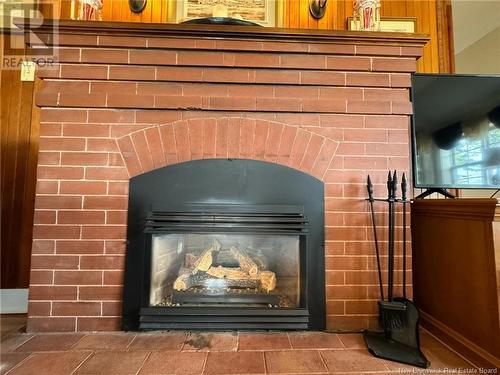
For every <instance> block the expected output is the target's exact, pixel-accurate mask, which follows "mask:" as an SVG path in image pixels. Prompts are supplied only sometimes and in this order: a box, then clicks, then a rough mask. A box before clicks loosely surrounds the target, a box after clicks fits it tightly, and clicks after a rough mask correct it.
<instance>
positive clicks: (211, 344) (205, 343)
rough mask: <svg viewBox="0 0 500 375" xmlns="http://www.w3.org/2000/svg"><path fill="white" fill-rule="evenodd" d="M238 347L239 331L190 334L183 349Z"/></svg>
mask: <svg viewBox="0 0 500 375" xmlns="http://www.w3.org/2000/svg"><path fill="white" fill-rule="evenodd" d="M237 347H238V333H237V332H227V333H226V332H220V333H218V332H216V333H199V332H192V333H190V334H189V335H188V337H187V339H186V342H185V343H184V346H183V348H182V350H198V351H207V350H215V351H217V350H226V351H229V350H236V349H237Z"/></svg>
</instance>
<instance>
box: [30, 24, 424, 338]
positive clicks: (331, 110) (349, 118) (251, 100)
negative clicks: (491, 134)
mask: <svg viewBox="0 0 500 375" xmlns="http://www.w3.org/2000/svg"><path fill="white" fill-rule="evenodd" d="M40 30H42V31H41V32H42V33H43V32H45V31H44V30H46V33H47V37H46V38H45V39H46V40H52V39H51V38H50V35H49V33H50V30H51V27H50V21H49V22H48V23H47V24H46V25H45V26H42V28H39V29H38V32H39V33H40ZM59 32H60V36H59V45H58V46H55V47H56V48H57V50H58V53H59V57H60V64H59V66H58V67H57V69H55V70H38V71H37V74H38V77H39V78H40V79H41V80H42V84H41V85H39V87H40V88H39V91H38V93H37V96H36V105H37V106H38V107H40V108H41V113H40V153H39V158H38V175H37V181H38V182H37V195H36V213H35V225H34V233H33V234H34V240H33V255H32V263H31V269H32V271H31V285H30V294H29V313H28V315H29V320H28V330H29V331H75V330H76V331H93V330H120V329H122V324H121V320H122V307H123V306H122V299H123V283H124V273H125V271H124V270H125V258H126V251H128V250H127V249H126V239H127V215H129V216H128V217H129V218H130V217H131V216H130V214H128V211H127V209H128V204H129V197H128V193H129V180H130V179H131V178H132V177H135V176H141V175H143V174H145V173H147V172H151V171H154V172H151V173H153V174H151V175H150V174H148V175H147V176H148V178H147V179H141V181H149V179H150V177H151V176H153V175H155V174H158V175H165V176H170V177H165V178H166V181H170V180H169V179H170V178H171V177H172V175H171V174H168V173H167V172H164V171H161V170H160V169H161V168H163V167H165V166H170V165H174V164H178V163H181V162H188V161H191V160H195V159H214V158H217V159H223V160H224V159H226V160H227V159H250V160H255V161H260V162H266V164H262V168H264V169H265V170H269V171H271V170H272V169H269V168H268V167H266V165H268V163H271V164H275V165H279V166H284V167H287V168H292V170H293V169H294V170H296V171H300V172H302V174H301V175H303V174H307V175H309V177H311V176H312V177H311V178H314V179H315V181H317V182H318V183H319V185H318V184H317V183H314V184H313V182H312V180H311V184H313V185H314V186H317V188H316V187H315V188H314V189H317V190H314V191H317V192H318V193H317V194H321V193H322V192H323V191H324V200H323V201H322V202H320V203H323V204H324V207H323V204H320V205H317V206H315V207H316V208H317V209H321V210H324V228H323V220H316V219H314V220H313V218H312V216H311V215H310V214H309V215H308V213H307V212H306V211H307V210H306V211H304V210H303V208H301V207H302V206H301V205H300V204H299V205H298V206H293V207H295V208H293V209H292V208H291V207H292V206H289V204H290V203H286V202H285V201H284V197H283V196H282V195H278V196H279V200H283V201H284V203H283V204H288V206H283V207H281V208H279V209H277V211H273V212H280V215H281V216H279V220H278V221H276V220H277V219H275V218H276V217H278V216H276V214H275V213H271V214H268V213H269V211H266V214H265V215H263V213H262V212H260V211H259V212H258V215H257V216H258V217H259V218H260V219H259V220H271V219H269V218H274V219H272V220H274V221H273V223H274V224H273V225H281V224H279V223H281V222H282V220H285V221H287V222H290V220H292V221H293V220H295V221H296V222H297V223H298V224H297V225H300V228H305V229H300V228H299V229H300V230H309V231H310V228H309V229H307V226H311V225H316V224H318V223H321V224H320V225H321V226H322V227H321V228H320V229H321V231H318V232H317V233H318V236H319V235H320V236H319V237H315V238H316V239H318V242H317V244H318V245H317V246H319V247H316V250H318V249H321V252H320V253H317V252H316V253H315V254H319V255H316V256H315V257H313V258H312V259H308V260H307V262H308V266H309V265H312V266H314V265H315V264H316V266H318V265H319V266H320V268H321V272H318V273H317V274H316V273H313V274H310V275H309V276H311V275H312V276H314V278H315V280H316V281H318V280H321V283H322V284H324V285H320V286H319V288H318V293H320V297H321V293H323V294H324V295H325V296H326V298H325V299H323V298H319V299H317V300H316V301H319V302H315V303H316V304H318V303H319V304H320V305H317V306H316V308H315V309H314V314H316V315H315V316H316V317H317V320H316V322H320V323H317V324H319V325H316V327H320V326H321V321H322V320H323V318H326V319H324V320H326V327H327V328H330V329H334V328H337V329H354V328H366V327H369V326H373V325H375V324H376V300H377V298H378V294H377V287H376V282H377V279H376V272H375V264H376V263H375V261H374V256H373V245H372V242H371V241H370V239H371V227H370V218H369V215H368V207H367V205H366V202H365V201H364V198H365V185H364V183H365V180H366V176H367V174H368V173H369V174H370V176H371V177H372V180H373V181H374V182H375V184H376V185H375V187H376V189H379V190H380V192H382V191H383V186H384V181H385V178H386V173H387V172H386V171H387V169H388V168H392V169H395V168H396V169H398V170H401V171H403V170H404V171H408V169H409V166H410V162H409V148H410V146H409V116H410V113H411V104H410V102H409V86H410V74H411V73H412V72H413V71H415V69H416V60H417V59H418V58H419V57H420V56H421V55H422V49H423V46H424V44H425V43H426V41H427V40H428V38H427V37H426V36H424V35H418V34H398V33H369V32H345V31H320V30H291V29H272V28H256V27H226V26H206V25H170V24H162V25H154V24H147V25H146V24H125V23H101V22H87V23H81V22H76V21H72V22H64V21H63V22H61V23H60V24H59ZM179 165H180V164H179ZM187 165H189V163H188V164H187ZM196 165H197V168H198V167H199V166H200V165H201V164H196ZM241 165H247V163H241ZM242 168H244V167H242ZM259 168H260V167H259ZM175 170H177V169H175ZM288 170H289V169H284V170H280V172H279V173H285V174H286V175H287V176H288V173H289V172H287V171H288ZM165 171H167V169H165ZM169 171H170V170H169ZM172 171H173V170H172ZM296 171H294V172H293V173H297V172H296ZM169 173H170V172H169ZM183 173H184V172H183ZM235 173H236V175H238V176H240V177H241V176H247V175H246V174H244V173H243V172H242V170H241V169H239V170H238V171H237V172H235ZM290 173H291V172H290ZM290 176H291V175H290ZM287 178H288V177H287ZM201 181H203V180H201ZM244 181H245V179H244V178H243V177H242V178H238V179H236V180H235V184H240V185H238V189H240V190H238V191H244V190H245V186H246V185H245V184H244ZM284 181H286V180H284ZM290 181H292V180H290ZM253 183H254V184H255V181H253ZM273 183H274V184H275V182H273ZM257 185H258V184H257ZM284 185H286V183H285V182H284ZM141 186H143V185H141ZM235 186H236V185H235ZM269 186H274V185H272V184H271V185H269ZM311 186H312V185H311ZM281 188H282V189H283V191H288V193H290V194H291V192H292V191H295V190H297V189H295V190H293V189H288V190H287V186H282V187H281ZM141 189H142V187H141ZM176 189H177V190H171V189H169V186H164V187H162V191H160V190H159V189H158V187H155V191H156V193H155V194H160V193H162V194H165V195H169V194H172V192H173V191H179V189H178V187H176ZM273 189H274V188H273ZM141 191H143V190H141ZM238 191H236V190H234V191H233V192H232V193H231V194H234V196H236V197H240V195H239V193H238ZM299 192H300V191H299ZM186 194H188V192H187V193H186ZM245 194H247V195H248V194H250V193H249V192H245ZM293 194H295V193H293ZM297 194H299V193H297ZM146 195H147V194H146ZM186 196H188V197H189V194H188V195H186ZM156 197H161V194H160V195H157V196H156ZM296 197H298V198H297V199H298V200H297V202H299V203H300V202H301V200H300V199H308V197H306V196H304V197H303V198H300V196H299V195H296ZM218 198H220V197H218ZM151 199H152V198H151ZM155 199H157V198H155ZM238 199H239V198H238ZM294 199H295V198H294ZM174 200H175V199H174V198H172V197H169V199H168V201H174ZM255 202H257V203H259V204H260V205H262V204H265V205H266V207H267V206H268V205H269V204H271V202H268V201H266V200H265V199H261V198H259V199H256V200H255ZM218 203H220V202H218ZM225 203H227V202H225ZM237 203H238V204H239V202H237ZM293 204H295V205H296V204H297V203H295V202H294V203H293ZM159 205H160V206H161V202H160V203H159ZM146 208H147V207H146ZM267 209H268V208H266V210H267ZM171 210H172V207H151V209H150V211H151V212H150V214H151V215H153V216H149V217H150V218H154V220H164V219H162V218H171V217H172V213H168V212H170V211H171ZM292 211H293V212H292ZM158 212H161V214H158ZM249 212H255V208H248V207H247V208H245V209H244V210H243V211H241V210H240V211H238V212H237V213H236V214H237V215H236V216H237V217H239V218H240V219H241V220H243V221H242V222H245V220H249V219H248V213H249ZM217 213H218V214H219V213H220V211H217ZM198 214H199V212H198V213H197V215H198ZM165 215H166V216H165ZM252 215H253V214H252ZM269 215H270V216H269ZM273 215H274V216H273ZM283 215H285V216H283ZM290 215H291V216H290ZM308 216H309V217H308ZM223 217H225V216H224V215H223ZM252 217H253V216H252ZM320 217H321V216H320ZM212 219H213V218H212ZM212 219H210V220H212ZM138 220H139V221H140V220H142V218H139V219H138ZM154 220H153V219H149V221H148V223H150V224H148V225H153V224H151V223H155V221H154ZM165 220H166V219H165ZM168 220H170V219H168ZM252 220H254V219H252ZM276 223H278V224H276ZM141 225H142V224H141ZM169 225H170V224H169ZM190 225H191V224H190ZM240 225H241V223H240ZM259 225H260V224H259ZM302 226H303V227H302ZM139 228H143V227H141V226H140V225H139ZM259 228H261V227H259ZM280 228H281V227H280ZM284 228H285V227H284ZM286 228H288V227H286ZM286 228H285V229H283V230H288V229H286ZM167 229H168V228H167ZM316 229H317V227H316ZM323 229H324V248H323V247H321V246H322V244H323V238H322V236H323ZM141 230H142V229H141ZM281 230H282V229H280V231H281ZM293 230H298V229H293ZM129 231H130V229H129ZM258 233H261V229H259V231H258ZM279 233H282V232H279ZM129 235H130V233H129ZM382 235H383V234H382V233H381V236H382ZM213 237H214V236H212V237H210V236H208V237H207V238H209V239H210V241H212V243H215V244H217V242H214V241H213ZM215 237H217V236H215ZM162 238H163V237H162ZM165 238H166V237H165ZM176 238H179V237H176ZM182 238H184V237H182ZM224 238H229V237H227V236H226V237H224ZM224 238H223V239H224ZM296 238H299V237H298V236H296ZM216 239H217V241H218V242H220V243H221V244H222V245H221V246H222V247H223V249H222V250H224V251H225V252H224V254H226V255H224V256H225V258H224V259H225V260H219V262H218V263H216V262H215V263H213V262H212V260H211V261H210V262H211V263H210V264H211V265H212V266H214V267H216V266H217V264H218V266H217V267H240V268H241V267H243V264H247V263H248V262H250V261H249V259H250V258H252V257H253V258H252V259H253V262H256V261H257V260H258V259H257V258H259V257H260V258H263V259H260V260H259V261H260V262H261V263H259V268H258V271H257V272H258V273H259V275H262V276H258V277H257V278H260V281H258V282H263V281H262V280H264V279H263V277H264V272H268V273H266V274H265V275H267V276H269V275H270V276H272V277H274V276H276V277H277V280H276V285H277V286H276V288H278V289H279V283H280V280H279V278H280V277H281V275H282V274H284V273H285V272H288V274H289V275H292V276H293V275H299V274H302V271H301V270H302V268H300V272H299V269H298V268H297V269H296V271H293V267H289V270H290V271H280V270H279V269H277V268H275V269H273V268H272V267H271V266H269V265H268V264H267V263H269V262H271V261H272V258H273V257H274V255H272V254H273V253H272V246H274V245H272V244H273V243H276V242H269V241H267V242H265V243H264V242H261V243H262V244H265V246H268V249H271V250H265V251H263V252H260V253H259V251H257V250H256V251H253V250H252V251H248V252H247V253H246V254H247V255H248V256H249V257H247V255H244V257H243V258H241V257H240V255H238V257H240V260H239V261H235V259H234V256H235V254H239V253H238V252H234V251H233V252H232V253H231V252H230V251H229V250H228V249H229V247H230V246H229V245H230V244H231V242H230V240H229V241H226V244H225V243H224V241H222V240H221V238H216ZM382 240H384V238H382ZM176 241H177V240H176ZM245 241H246V240H245ZM252 241H253V240H252ZM296 241H297V240H296ZM192 243H193V244H195V245H192V246H195V247H196V246H197V245H196V243H195V242H192ZM245 243H246V244H247V246H252V245H251V244H252V243H255V242H245ZM281 243H286V241H285V242H283V241H282V242H281ZM295 243H297V242H295ZM199 244H200V245H199V246H202V245H201V242H199ZM207 244H209V242H207ZM207 244H205V245H203V246H210V245H207ZM270 244H271V245H270ZM162 246H163V245H162ZM175 246H177V247H176V249H177V250H176V251H177V253H178V254H181V250H179V249H180V247H182V246H183V245H182V244H180V242H176V244H175ZM217 246H218V245H217ZM224 246H228V248H227V249H224ZM262 246H264V245H262ZM269 246H271V247H269ZM293 246H295V248H296V249H299V247H298V245H293ZM315 246H316V245H315ZM300 248H302V247H300ZM199 250H200V249H199V248H198V250H193V251H194V252H191V253H189V252H188V253H186V254H184V253H183V254H181V256H180V257H179V259H180V262H183V263H182V264H183V265H184V266H185V265H186V264H187V263H189V264H190V266H191V269H190V270H191V271H189V272H191V273H193V272H194V271H193V270H196V269H197V268H196V267H197V266H196V262H197V259H198V258H197V257H199V256H200V255H201V253H200V252H199ZM222 250H221V251H222ZM316 250H315V251H316ZM190 251H191V250H190ZM238 251H239V250H238ZM266 251H268V252H267V253H266ZM296 251H299V250H296ZM162 254H166V253H165V252H163V253H162ZM203 254H205V253H203ZM228 254H229V255H228ZM231 254H232V255H231ZM259 254H260V255H259ZM262 254H264V256H263V257H262ZM291 254H299V253H298V252H295V253H291ZM231 257H233V258H231ZM298 257H299V255H296V259H299V258H298ZM141 259H148V258H141ZM316 260H317V262H318V263H315V262H316ZM323 261H324V266H323V263H321V262H323ZM129 263H130V262H128V263H127V267H129ZM251 263H252V262H250V264H251ZM290 264H292V263H290ZM410 264H411V262H410ZM174 265H175V264H174ZM221 265H222V266H221ZM176 267H180V266H178V265H176ZM301 267H302V266H301ZM268 268H269V269H268ZM178 270H179V268H176V269H175V270H174V271H175V272H177V271H178ZM323 271H324V274H323ZM280 272H282V274H280ZM273 273H274V276H273V275H272V274H273ZM240 274H241V273H240ZM244 275H246V276H245V277H247V276H248V275H251V273H250V271H248V270H246V271H245V273H244ZM175 277H180V276H178V274H177V273H175ZM248 277H250V276H248ZM252 277H254V276H252ZM254 279H255V277H254ZM254 279H252V280H254ZM189 280H190V282H191V280H194V278H193V279H189ZM266 280H267V281H266V283H267V284H266V285H271V286H268V290H272V289H273V288H274V284H273V283H274V279H272V281H271V283H269V279H266ZM294 280H295V279H293V278H290V284H289V285H292V286H293V288H295V289H290V290H291V291H290V292H289V293H288V298H289V300H290V299H291V298H292V297H293V300H292V302H287V303H288V304H292V305H293V306H298V307H299V308H302V307H304V306H303V305H302V303H303V302H302V299H301V298H302V297H300V296H302V295H305V294H304V293H303V291H301V290H299V289H300V288H302V287H305V286H301V285H302V284H301V282H298V281H297V280H295V281H294ZM140 285H142V284H140ZM158 285H160V286H161V285H163V284H162V282H156V283H155V284H154V287H155V288H157V287H158ZM169 285H172V283H170V284H169ZM252 285H257V284H255V283H254V284H252ZM259 285H260V284H259ZM297 288H299V289H297ZM182 291H184V290H183V289H182ZM156 292H158V293H159V294H158V295H159V296H163V297H165V294H164V293H163V292H162V291H161V290H158V289H155V293H156ZM151 293H152V291H151ZM162 293H163V294H162ZM177 294H178V293H177ZM282 295H283V294H282ZM290 296H291V297H290ZM163 297H162V298H163ZM181 297H182V296H181ZM148 298H149V295H148ZM182 298H184V297H182ZM190 298H191V297H190ZM245 298H246V297H245ZM252 298H253V300H259V298H260V300H262V298H264V297H262V294H260V295H259V297H258V298H257V299H255V298H254V297H252ZM266 298H267V297H266ZM184 300H185V299H184ZM184 300H183V301H184ZM198 300H203V301H204V299H203V298H202V299H198ZM138 301H139V300H138ZM168 301H170V300H168ZM239 301H241V299H240V300H239ZM293 301H295V302H293ZM325 301H326V302H325ZM168 303H170V302H168ZM321 304H323V305H326V307H325V306H323V307H325V308H324V309H323V307H322V306H321ZM276 305H278V303H276ZM284 305H286V303H284ZM318 306H319V307H318ZM139 307H141V308H145V307H146V308H147V306H144V305H143V304H142V305H140V306H139ZM325 310H326V317H325V316H323V317H322V316H320V315H318V314H320V313H321V314H323V315H324V311H325ZM141 311H142V310H141ZM300 311H305V310H300ZM129 312H131V313H132V315H133V314H136V315H134V316H135V317H137V314H138V311H137V309H136V308H135V310H134V309H132V310H130V311H128V312H127V313H129ZM298 314H299V315H300V316H298V317H297V319H299V320H300V319H303V320H300V321H301V322H303V323H301V325H300V326H301V327H304V328H307V321H306V319H307V318H304V316H305V315H301V314H302V312H300V313H298ZM271 315H272V314H271ZM134 319H135V318H134ZM315 319H316V318H315ZM324 320H323V321H324Z"/></svg>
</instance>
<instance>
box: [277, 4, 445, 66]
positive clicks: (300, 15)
mask: <svg viewBox="0 0 500 375" xmlns="http://www.w3.org/2000/svg"><path fill="white" fill-rule="evenodd" d="M284 1H285V11H284V15H285V20H284V26H285V27H291V28H309V29H336V30H345V29H347V18H348V17H352V9H353V3H354V0H328V5H327V6H328V8H327V11H326V14H325V16H324V17H323V18H322V19H321V20H315V19H314V18H312V17H311V16H310V15H309V0H284ZM381 14H382V17H415V18H416V19H417V32H419V33H425V34H429V35H430V37H431V40H430V42H429V43H428V44H427V45H426V46H425V47H424V56H423V58H422V59H420V61H419V63H418V71H419V72H433V73H437V72H442V73H444V72H450V71H452V62H451V61H450V60H452V59H450V51H452V47H451V45H452V41H451V38H450V30H449V28H450V21H449V20H450V19H451V6H450V4H449V1H447V0H382V7H381Z"/></svg>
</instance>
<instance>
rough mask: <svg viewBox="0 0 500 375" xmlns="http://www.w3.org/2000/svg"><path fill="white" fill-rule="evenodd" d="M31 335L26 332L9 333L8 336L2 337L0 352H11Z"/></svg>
mask: <svg viewBox="0 0 500 375" xmlns="http://www.w3.org/2000/svg"><path fill="white" fill-rule="evenodd" d="M32 337H33V335H32V334H28V333H21V334H15V335H10V336H9V337H7V338H5V339H2V343H1V345H0V352H2V353H7V352H11V351H13V350H15V349H16V348H18V347H19V346H21V345H22V344H24V343H25V342H26V341H28V340H29V339H31V338H32Z"/></svg>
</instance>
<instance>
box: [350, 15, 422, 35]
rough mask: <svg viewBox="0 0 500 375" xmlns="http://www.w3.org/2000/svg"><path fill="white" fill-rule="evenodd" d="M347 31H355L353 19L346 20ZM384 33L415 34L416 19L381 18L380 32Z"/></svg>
mask: <svg viewBox="0 0 500 375" xmlns="http://www.w3.org/2000/svg"><path fill="white" fill-rule="evenodd" d="M347 30H351V31H355V30H356V27H355V25H354V18H353V17H348V18H347ZM379 31H386V32H398V33H416V32H417V18H416V17H381V18H380V30H379Z"/></svg>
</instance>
